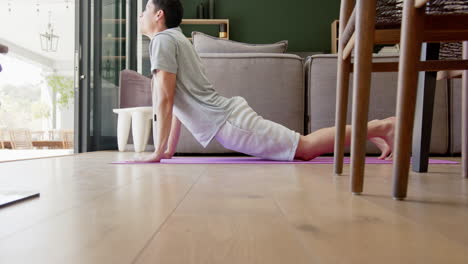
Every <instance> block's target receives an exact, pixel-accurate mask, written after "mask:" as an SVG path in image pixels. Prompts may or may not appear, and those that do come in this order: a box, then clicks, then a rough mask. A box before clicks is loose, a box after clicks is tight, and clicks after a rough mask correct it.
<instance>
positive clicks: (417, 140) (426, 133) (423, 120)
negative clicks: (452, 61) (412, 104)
mask: <svg viewBox="0 0 468 264" xmlns="http://www.w3.org/2000/svg"><path fill="white" fill-rule="evenodd" d="M439 49H440V44H439V43H424V44H423V45H422V53H421V60H424V61H426V60H438V59H439ZM436 81H437V72H420V73H419V80H418V92H417V99H416V114H415V120H414V134H413V164H412V168H413V171H415V172H427V169H428V164H429V149H430V146H431V132H432V117H433V112H434V97H435V88H436Z"/></svg>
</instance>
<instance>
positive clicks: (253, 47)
mask: <svg viewBox="0 0 468 264" xmlns="http://www.w3.org/2000/svg"><path fill="white" fill-rule="evenodd" d="M192 40H193V46H194V47H195V50H196V51H197V52H198V53H285V52H286V50H287V49H288V41H287V40H282V41H279V42H276V43H272V44H248V43H242V42H237V41H232V40H226V39H220V38H216V37H213V36H210V35H207V34H204V33H201V32H198V31H194V32H192Z"/></svg>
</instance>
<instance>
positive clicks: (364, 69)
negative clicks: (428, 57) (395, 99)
mask: <svg viewBox="0 0 468 264" xmlns="http://www.w3.org/2000/svg"><path fill="white" fill-rule="evenodd" d="M375 8H376V1H375V0H358V1H357V3H356V32H355V34H356V46H355V62H354V83H353V84H354V85H353V87H354V88H353V89H354V90H353V120H352V132H351V133H352V138H351V191H352V192H353V193H354V194H360V193H362V190H363V183H364V166H365V158H366V141H367V119H368V118H367V116H368V112H369V94H370V85H371V74H372V50H373V47H374V30H375Z"/></svg>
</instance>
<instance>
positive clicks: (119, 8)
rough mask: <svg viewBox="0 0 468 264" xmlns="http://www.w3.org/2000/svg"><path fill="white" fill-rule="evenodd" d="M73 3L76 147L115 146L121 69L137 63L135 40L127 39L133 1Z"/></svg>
mask: <svg viewBox="0 0 468 264" xmlns="http://www.w3.org/2000/svg"><path fill="white" fill-rule="evenodd" d="M77 5H79V8H77V10H79V12H80V14H79V15H77V17H78V18H79V21H77V27H79V33H78V34H79V36H78V37H77V43H76V57H77V60H78V61H79V62H78V63H77V69H76V73H75V79H76V82H77V85H76V87H75V88H76V89H77V90H78V94H79V96H77V100H79V103H78V104H77V105H78V107H79V109H78V111H77V112H78V119H77V120H78V121H77V122H76V126H77V127H79V128H78V131H79V133H80V135H79V140H80V142H78V144H77V145H78V146H79V149H78V151H79V152H87V151H96V150H112V149H117V116H116V115H115V114H114V113H113V109H115V108H118V107H119V94H120V89H119V85H120V79H119V77H120V72H121V71H122V70H124V69H132V68H133V69H134V68H136V45H135V44H134V43H136V40H131V39H130V38H129V36H135V35H136V15H135V14H136V12H130V10H135V11H136V3H135V1H129V0H127V1H126V0H82V1H77ZM134 6H135V7H134ZM129 14H132V15H129ZM131 21H133V23H131ZM134 51H135V52H134Z"/></svg>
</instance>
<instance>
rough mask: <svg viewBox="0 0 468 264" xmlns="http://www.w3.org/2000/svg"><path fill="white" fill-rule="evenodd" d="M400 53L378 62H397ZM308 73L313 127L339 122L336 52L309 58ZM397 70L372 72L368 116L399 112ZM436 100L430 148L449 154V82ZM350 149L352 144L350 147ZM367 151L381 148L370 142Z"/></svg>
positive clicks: (440, 86) (439, 87) (438, 91)
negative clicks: (397, 110) (396, 107)
mask: <svg viewBox="0 0 468 264" xmlns="http://www.w3.org/2000/svg"><path fill="white" fill-rule="evenodd" d="M395 61H398V57H396V56H375V57H374V62H395ZM306 65H309V66H308V68H306V72H307V73H306V74H307V75H306V76H307V83H308V91H307V93H308V98H309V101H308V108H309V109H308V111H307V112H308V114H309V118H310V122H309V125H308V128H309V131H310V132H313V131H316V130H318V129H321V128H325V127H331V126H334V125H335V107H336V103H335V102H336V79H337V77H336V73H337V59H336V55H315V56H312V57H310V58H308V61H307V63H306ZM397 76H398V73H396V72H382V73H372V82H371V91H370V105H369V115H368V119H369V120H372V119H382V118H386V117H388V116H394V115H395V106H396V92H397V81H398V80H397V79H398V78H397ZM352 80H353V75H352V74H351V76H350V88H349V96H348V115H347V124H351V109H352V105H351V104H352V93H353V87H352V86H353V84H352V82H353V81H352ZM435 96H436V97H435V101H434V116H433V128H432V135H431V148H430V152H431V153H433V154H446V153H447V150H448V139H449V135H448V106H447V102H448V99H447V89H446V87H445V82H443V81H438V82H437V88H436V95H435ZM346 151H347V152H348V153H349V148H347V150H346ZM367 153H372V154H377V153H379V152H378V149H377V148H376V147H375V146H374V145H373V144H371V143H368V146H367Z"/></svg>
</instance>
